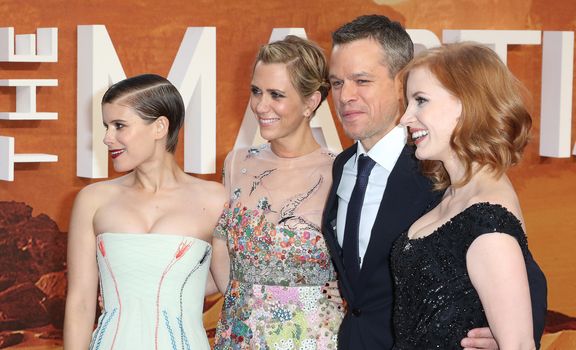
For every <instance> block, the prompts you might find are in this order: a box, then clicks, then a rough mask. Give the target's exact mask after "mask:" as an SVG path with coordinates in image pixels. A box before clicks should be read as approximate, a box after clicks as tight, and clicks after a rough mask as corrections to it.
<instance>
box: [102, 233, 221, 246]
mask: <svg viewBox="0 0 576 350" xmlns="http://www.w3.org/2000/svg"><path fill="white" fill-rule="evenodd" d="M105 236H106V237H129V236H134V237H156V238H161V237H171V238H185V239H193V240H195V241H199V242H202V243H206V244H207V245H209V246H212V244H211V243H210V242H206V241H205V240H203V239H201V238H198V237H194V236H186V235H179V234H172V233H155V232H151V233H143V232H102V233H99V234H97V235H96V237H105Z"/></svg>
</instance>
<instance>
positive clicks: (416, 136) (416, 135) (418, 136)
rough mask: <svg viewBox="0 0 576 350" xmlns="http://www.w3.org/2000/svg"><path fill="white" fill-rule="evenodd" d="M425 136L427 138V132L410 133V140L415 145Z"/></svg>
mask: <svg viewBox="0 0 576 350" xmlns="http://www.w3.org/2000/svg"><path fill="white" fill-rule="evenodd" d="M426 136H428V130H418V131H415V132H413V133H412V140H413V141H414V143H415V144H417V143H419V142H420V141H422V139H423V138H424V137H426Z"/></svg>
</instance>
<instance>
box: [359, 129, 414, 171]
mask: <svg viewBox="0 0 576 350" xmlns="http://www.w3.org/2000/svg"><path fill="white" fill-rule="evenodd" d="M406 137H407V132H406V127H404V126H402V125H398V126H396V127H395V128H394V129H392V130H390V132H388V133H387V134H386V135H384V137H382V138H381V139H380V140H379V141H378V142H376V144H375V145H374V146H373V147H372V148H371V149H370V151H368V152H366V150H365V149H364V146H362V143H361V142H360V141H358V142H356V144H357V145H358V146H357V148H356V157H355V159H354V166H356V162H357V161H358V157H360V155H361V154H366V155H368V156H369V157H370V158H372V159H373V160H374V161H375V162H376V163H377V164H378V165H380V166H381V167H383V168H384V169H386V170H388V171H389V172H392V169H393V168H394V165H395V164H396V161H397V160H398V157H399V156H400V153H401V152H402V149H404V145H405V144H406Z"/></svg>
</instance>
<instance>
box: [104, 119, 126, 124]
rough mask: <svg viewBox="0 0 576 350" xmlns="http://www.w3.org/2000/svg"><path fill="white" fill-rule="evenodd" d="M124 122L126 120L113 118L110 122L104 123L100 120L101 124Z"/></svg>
mask: <svg viewBox="0 0 576 350" xmlns="http://www.w3.org/2000/svg"><path fill="white" fill-rule="evenodd" d="M118 122H120V123H126V121H125V120H124V119H114V120H111V121H110V122H108V123H106V122H105V121H102V124H104V125H106V124H114V123H118Z"/></svg>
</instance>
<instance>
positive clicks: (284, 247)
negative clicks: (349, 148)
mask: <svg viewBox="0 0 576 350" xmlns="http://www.w3.org/2000/svg"><path fill="white" fill-rule="evenodd" d="M334 157H335V156H334V154H333V153H331V152H330V151H328V150H326V149H323V148H320V149H318V150H316V151H314V152H312V153H310V154H307V155H305V156H302V157H297V158H280V157H278V156H276V155H275V154H274V153H273V152H272V151H271V149H270V146H269V145H263V146H260V147H257V148H250V149H240V150H235V151H232V152H231V153H230V154H229V156H228V157H227V159H226V163H225V167H224V182H225V185H226V188H227V189H228V191H229V192H230V197H231V200H230V204H229V206H228V208H227V209H226V210H225V211H224V214H223V215H222V217H221V219H220V222H219V225H218V227H217V228H216V233H215V234H216V236H217V237H220V238H223V239H227V240H228V248H229V253H230V257H231V275H232V276H231V277H232V279H234V280H238V281H241V282H251V283H258V284H267V285H284V286H295V285H321V284H324V283H325V282H327V281H329V280H332V279H333V275H334V270H333V267H332V265H331V263H330V256H329V253H328V250H327V248H326V244H325V242H324V239H323V236H322V233H321V230H320V223H321V218H322V210H323V208H324V203H325V201H326V197H327V195H328V191H329V189H330V185H331V183H332V181H331V167H332V162H333V160H334Z"/></svg>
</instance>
